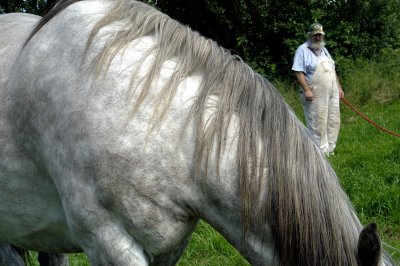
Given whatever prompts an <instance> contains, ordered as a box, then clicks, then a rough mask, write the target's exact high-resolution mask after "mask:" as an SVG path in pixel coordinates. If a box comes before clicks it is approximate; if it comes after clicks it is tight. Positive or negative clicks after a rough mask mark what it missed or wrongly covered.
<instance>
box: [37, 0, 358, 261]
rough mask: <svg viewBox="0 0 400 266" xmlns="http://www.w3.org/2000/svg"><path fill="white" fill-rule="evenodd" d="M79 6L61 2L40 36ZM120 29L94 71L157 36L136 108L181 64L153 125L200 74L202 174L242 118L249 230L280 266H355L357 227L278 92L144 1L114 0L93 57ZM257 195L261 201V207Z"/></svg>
mask: <svg viewBox="0 0 400 266" xmlns="http://www.w3.org/2000/svg"><path fill="white" fill-rule="evenodd" d="M77 1H79V0H69V1H64V2H62V3H64V4H60V5H58V8H57V9H56V10H55V11H53V12H52V13H51V14H50V15H49V16H48V17H45V18H44V19H43V21H42V22H41V23H40V24H39V27H38V28H36V29H35V31H34V32H37V31H38V30H39V29H40V25H44V24H45V23H47V22H48V21H49V20H50V19H51V17H54V16H55V15H57V14H58V12H61V11H62V10H63V9H65V8H66V7H67V6H68V5H70V4H73V3H75V2H77ZM104 1H105V2H106V0H104ZM118 21H120V22H123V23H125V25H124V26H122V27H121V28H120V29H119V30H116V34H114V35H112V37H110V38H109V39H108V41H107V42H106V44H105V46H104V49H103V51H102V52H101V53H99V55H98V56H97V57H96V58H95V60H94V61H93V64H95V65H97V66H109V65H110V62H111V60H112V59H113V57H114V56H115V55H116V53H117V52H118V51H121V50H123V49H124V48H125V47H126V46H127V45H128V44H129V43H130V42H131V41H133V40H135V39H137V38H139V37H141V36H146V35H154V36H156V37H157V45H156V48H155V49H154V52H155V59H154V62H153V65H152V67H151V69H150V71H149V74H148V76H147V77H145V82H144V83H143V84H144V85H143V86H142V87H141V94H140V96H139V100H138V103H137V104H136V106H135V110H137V108H138V107H139V106H140V104H141V103H142V102H143V100H144V99H145V98H146V96H147V95H148V93H149V90H150V87H151V82H152V80H153V79H154V78H155V77H156V76H157V74H158V72H160V71H161V65H162V63H163V62H165V61H167V60H169V59H171V58H177V60H176V61H177V62H178V63H177V66H176V68H175V70H174V73H173V74H172V75H171V79H170V81H169V82H167V83H166V85H165V87H164V88H163V89H162V93H160V95H159V97H160V99H159V103H160V104H161V105H162V107H161V108H159V109H158V110H159V111H158V113H156V116H155V121H159V120H161V119H162V118H163V115H164V113H165V111H166V110H167V109H168V107H169V105H170V103H171V99H172V97H173V95H174V93H175V91H176V90H177V87H178V85H179V83H180V81H181V80H182V78H184V77H187V76H188V75H190V74H193V73H202V77H203V78H202V82H201V84H200V87H199V89H198V96H197V98H196V100H195V102H194V104H193V106H192V111H191V113H190V115H189V116H188V121H193V122H194V126H195V130H194V131H195V132H196V134H197V135H196V146H195V154H194V160H195V162H196V164H197V165H196V169H197V171H200V169H201V167H202V165H203V163H204V162H207V161H208V158H209V157H210V156H211V155H210V153H211V151H212V150H213V149H214V150H217V157H218V158H219V157H220V156H221V153H222V152H223V150H224V139H225V137H226V134H227V131H228V126H229V124H230V123H229V121H231V119H232V117H233V116H235V117H236V118H237V127H238V130H237V131H238V148H237V155H236V156H237V162H238V170H239V182H240V197H241V207H242V222H243V231H244V232H246V231H247V230H248V229H249V227H250V225H256V224H265V223H268V224H269V225H270V227H271V231H272V233H273V237H274V240H275V243H276V247H277V253H278V256H279V257H280V261H281V264H282V265H316V264H323V265H356V264H357V261H356V250H355V247H356V241H357V231H358V230H360V228H359V223H358V220H357V218H356V217H355V215H354V212H353V210H352V207H351V205H350V203H349V201H348V199H347V197H346V195H345V194H344V192H343V191H342V189H341V188H340V185H339V184H338V180H337V177H336V175H335V173H334V172H333V170H332V168H331V167H330V166H329V164H328V162H327V161H326V160H325V159H324V158H323V156H322V155H321V154H320V152H319V151H318V148H317V147H316V145H315V144H314V143H313V142H312V141H311V139H310V137H309V136H308V134H307V133H306V131H305V130H304V128H303V127H302V126H301V124H300V122H299V121H298V120H297V119H296V118H295V115H294V114H293V112H292V111H291V110H290V108H289V107H288V106H287V105H286V104H285V102H284V100H283V98H282V97H281V96H280V95H279V93H278V92H277V91H276V89H274V87H273V86H272V85H271V84H270V83H269V82H268V81H267V80H266V79H265V78H263V77H261V76H260V75H258V74H257V73H255V72H254V71H253V70H252V69H251V68H250V67H249V66H248V65H246V64H245V63H244V62H242V60H241V59H240V58H238V57H236V56H233V55H231V54H230V53H229V52H228V51H226V50H225V49H222V48H221V47H219V46H218V45H217V44H216V43H215V42H213V41H211V40H209V39H206V38H204V37H202V36H200V35H199V34H198V33H196V32H194V31H192V30H190V29H189V28H188V27H186V26H183V25H181V24H180V23H178V22H176V21H174V20H172V19H171V18H169V17H168V16H166V15H165V14H162V13H160V12H159V11H157V10H156V9H154V8H152V7H150V6H148V5H146V4H143V3H141V2H136V1H131V0H121V1H116V2H115V6H114V7H113V8H110V11H109V13H108V14H106V15H105V16H104V17H102V18H101V19H100V20H99V21H98V22H97V24H96V25H95V26H94V28H93V31H92V33H91V35H90V37H89V40H88V44H87V51H88V50H89V49H90V47H91V45H92V44H93V42H95V37H96V35H97V34H99V32H100V31H101V29H102V28H103V27H105V26H107V25H110V24H111V23H114V22H118ZM146 56H148V54H147V55H144V56H143V57H146ZM104 71H107V69H105V70H104ZM134 75H135V73H132V79H133V78H134ZM132 84H133V83H132ZM132 86H133V85H132ZM133 89H135V88H133ZM165 95H168V97H165ZM211 96H217V97H218V103H217V104H216V106H215V108H214V114H213V116H212V119H211V120H207V123H205V110H206V108H207V101H208V100H209V98H210V97H211ZM205 125H207V126H205ZM260 143H261V145H260ZM214 145H216V147H215V146H214ZM263 179H264V180H265V179H266V180H267V181H266V182H261V180H263ZM261 184H264V185H262V186H261ZM260 195H263V197H264V198H263V199H262V200H261V203H260ZM260 233H262V232H260Z"/></svg>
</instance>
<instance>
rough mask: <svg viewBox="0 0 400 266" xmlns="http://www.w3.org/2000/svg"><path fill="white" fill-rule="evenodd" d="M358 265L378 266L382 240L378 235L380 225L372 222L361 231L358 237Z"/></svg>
mask: <svg viewBox="0 0 400 266" xmlns="http://www.w3.org/2000/svg"><path fill="white" fill-rule="evenodd" d="M357 249H358V254H357V258H358V265H359V266H377V265H378V264H379V261H380V258H381V249H382V248H381V240H380V238H379V235H378V226H377V225H376V224H375V223H371V224H369V225H368V226H366V227H365V228H364V229H363V230H362V231H361V233H360V238H359V239H358V246H357Z"/></svg>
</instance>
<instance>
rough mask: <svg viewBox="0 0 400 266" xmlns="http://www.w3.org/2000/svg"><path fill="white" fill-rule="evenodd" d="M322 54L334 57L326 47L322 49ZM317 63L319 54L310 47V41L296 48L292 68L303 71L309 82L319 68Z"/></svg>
mask: <svg viewBox="0 0 400 266" xmlns="http://www.w3.org/2000/svg"><path fill="white" fill-rule="evenodd" d="M321 55H325V56H327V57H329V58H330V59H332V57H331V55H330V54H329V52H328V50H326V48H325V47H324V48H323V49H322V51H321ZM317 64H318V60H317V56H316V55H315V54H314V53H313V52H312V51H311V50H310V49H309V48H308V42H305V43H303V44H302V45H300V46H299V48H297V50H296V53H295V55H294V60H293V66H292V70H293V71H298V72H303V73H304V74H305V78H306V80H307V82H310V81H311V78H312V76H313V75H314V72H315V69H316V68H317Z"/></svg>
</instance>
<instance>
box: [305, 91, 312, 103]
mask: <svg viewBox="0 0 400 266" xmlns="http://www.w3.org/2000/svg"><path fill="white" fill-rule="evenodd" d="M304 97H306V101H308V102H312V100H313V99H314V93H313V92H312V90H307V91H304Z"/></svg>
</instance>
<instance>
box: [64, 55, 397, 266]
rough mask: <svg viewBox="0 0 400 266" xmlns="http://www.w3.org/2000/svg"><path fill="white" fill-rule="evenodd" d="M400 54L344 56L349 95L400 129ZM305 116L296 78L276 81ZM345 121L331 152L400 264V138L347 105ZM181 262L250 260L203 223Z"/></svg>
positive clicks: (204, 264)
mask: <svg viewBox="0 0 400 266" xmlns="http://www.w3.org/2000/svg"><path fill="white" fill-rule="evenodd" d="M399 58H400V54H399V52H396V51H395V52H390V53H387V54H383V55H382V57H381V58H380V59H379V60H375V61H366V60H359V61H352V60H340V61H339V71H340V72H341V73H342V74H341V78H342V83H343V87H344V89H345V96H346V98H347V99H348V100H349V101H350V102H352V103H353V104H355V105H356V106H357V107H358V108H359V109H360V111H362V112H364V113H365V114H366V115H368V116H369V117H370V118H371V119H372V120H373V121H375V122H377V123H378V124H380V125H381V126H383V127H385V128H387V129H390V130H392V131H394V132H397V133H400V63H399ZM274 84H275V85H276V86H277V87H278V89H279V90H280V91H281V92H282V94H283V95H284V97H285V98H286V100H287V102H288V103H289V105H290V106H291V107H292V108H293V110H294V111H295V112H296V114H297V115H298V117H299V118H300V119H301V120H303V112H302V107H301V106H300V103H299V100H298V98H297V92H296V85H295V82H294V81H293V80H290V81H287V80H286V81H284V82H282V81H274ZM341 115H342V126H341V131H340V136H339V141H338V146H337V149H336V151H335V155H334V156H332V157H330V158H329V160H330V161H331V163H332V166H333V168H334V169H335V171H336V173H337V174H338V176H339V179H340V182H341V184H342V186H343V188H344V189H345V191H346V192H347V193H348V195H349V197H350V199H351V201H352V203H353V205H354V207H355V210H356V212H357V214H358V216H359V218H360V220H361V222H362V223H363V224H367V223H370V222H376V223H377V224H378V226H379V230H380V234H381V238H382V240H383V242H384V248H385V249H386V251H387V252H388V253H389V254H390V255H391V256H392V257H393V258H394V259H395V261H396V262H397V263H398V264H399V265H400V138H396V137H394V136H391V135H389V134H386V133H383V132H381V131H379V130H378V129H377V128H375V127H373V126H372V125H370V124H368V123H367V122H366V121H364V120H363V119H362V118H360V117H359V116H357V115H356V114H355V113H354V112H353V111H351V110H350V109H349V108H348V107H347V106H345V105H344V104H342V105H341ZM70 260H71V265H73V266H74V265H77V266H81V265H89V263H88V261H87V259H86V257H85V256H84V255H78V254H72V255H70ZM178 265H179V266H189V265H190V266H192V265H200V266H219V265H221V266H222V265H233V266H234V265H237V266H239V265H249V264H248V262H247V261H246V260H244V259H243V258H242V257H241V255H240V254H239V253H238V252H237V251H236V250H235V249H233V248H232V247H231V246H230V245H229V244H228V243H227V242H226V241H225V239H224V238H223V237H222V236H220V235H219V234H218V233H217V232H216V231H215V230H213V229H212V228H211V227H210V226H209V225H207V224H206V223H204V222H201V223H200V224H199V226H198V228H197V229H196V231H195V232H194V234H193V237H192V241H191V242H190V245H189V247H188V249H187V250H186V252H185V254H184V256H183V257H182V259H181V260H180V261H179V263H178Z"/></svg>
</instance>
